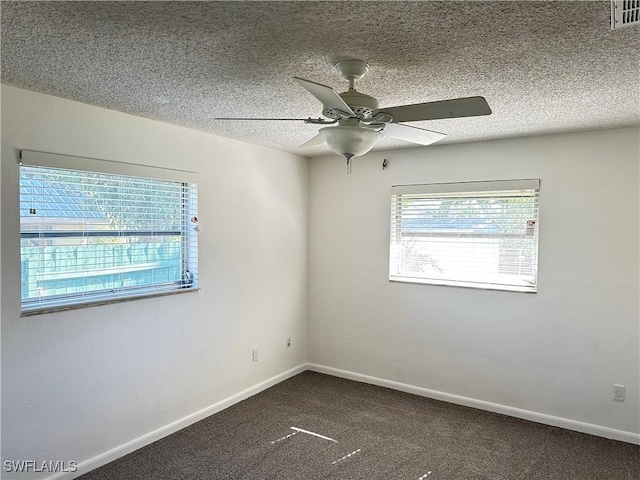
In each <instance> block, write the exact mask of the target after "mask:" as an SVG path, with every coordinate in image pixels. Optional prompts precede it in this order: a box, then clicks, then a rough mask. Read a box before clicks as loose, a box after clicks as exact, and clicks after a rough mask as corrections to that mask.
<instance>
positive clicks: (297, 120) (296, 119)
mask: <svg viewBox="0 0 640 480" xmlns="http://www.w3.org/2000/svg"><path fill="white" fill-rule="evenodd" d="M214 120H263V121H264V120H266V121H281V122H305V121H307V120H309V119H308V118H256V117H248V118H243V117H217V118H214Z"/></svg>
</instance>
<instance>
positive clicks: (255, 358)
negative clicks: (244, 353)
mask: <svg viewBox="0 0 640 480" xmlns="http://www.w3.org/2000/svg"><path fill="white" fill-rule="evenodd" d="M251 359H252V360H253V361H254V362H257V361H258V348H257V347H253V348H252V349H251Z"/></svg>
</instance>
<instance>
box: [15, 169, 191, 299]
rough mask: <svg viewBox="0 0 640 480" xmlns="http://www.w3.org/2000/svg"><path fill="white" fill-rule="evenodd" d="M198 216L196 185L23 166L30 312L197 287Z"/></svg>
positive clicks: (24, 267) (24, 270)
mask: <svg viewBox="0 0 640 480" xmlns="http://www.w3.org/2000/svg"><path fill="white" fill-rule="evenodd" d="M92 162H96V161H95V160H92ZM108 163H109V164H111V163H113V162H108ZM112 167H113V165H109V168H112ZM124 168H126V166H123V165H121V169H124ZM149 172H150V173H153V172H151V171H149ZM173 176H176V174H175V172H174V174H173ZM178 176H179V175H178ZM196 212H197V187H196V185H195V184H193V183H187V182H182V181H172V180H164V179H157V178H148V177H141V176H127V175H118V174H113V173H99V172H95V171H84V170H73V169H68V168H64V169H63V168H52V167H49V166H39V165H25V164H21V166H20V237H21V243H20V247H21V248H20V257H21V286H22V288H21V292H22V310H23V312H30V311H35V310H46V309H50V308H59V307H65V306H70V305H75V304H84V303H96V302H98V303H100V302H108V301H112V300H115V299H123V298H132V297H140V296H147V295H154V294H158V293H166V292H169V291H177V290H183V289H189V288H194V287H197V284H198V275H197V274H198V270H197V253H198V252H197V231H196V227H197V213H196Z"/></svg>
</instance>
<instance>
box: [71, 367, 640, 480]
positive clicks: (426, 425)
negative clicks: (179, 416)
mask: <svg viewBox="0 0 640 480" xmlns="http://www.w3.org/2000/svg"><path fill="white" fill-rule="evenodd" d="M291 427H295V428H298V429H303V430H306V431H307V432H310V433H307V432H303V431H300V430H294V429H292V428H291ZM317 435H322V436H324V437H328V438H330V439H333V440H335V441H332V440H330V439H327V438H321V437H319V436H317ZM80 478H82V479H83V480H114V479H131V480H133V479H149V480H152V479H153V480H165V479H166V480H178V479H185V480H186V479H267V478H273V479H316V478H318V479H319V478H327V479H385V480H387V479H388V480H395V479H413V480H419V479H420V480H443V479H455V480H464V479H474V480H477V479H487V480H519V479H527V480H529V479H530V480H543V479H544V480H553V479H558V480H568V479H576V480H578V479H579V480H589V479H594V480H595V479H597V480H604V479H611V480H637V479H638V478H640V447H638V446H636V445H631V444H627V443H623V442H617V441H614V440H607V439H603V438H599V437H594V436H591V435H585V434H582V433H576V432H571V431H568V430H563V429H560V428H555V427H549V426H545V425H540V424H537V423H533V422H528V421H525V420H520V419H515V418H511V417H506V416H503V415H499V414H494V413H488V412H484V411H481V410H476V409H473V408H467V407H461V406H457V405H452V404H449V403H445V402H439V401H436V400H430V399H427V398H423V397H419V396H415V395H410V394H407V393H402V392H397V391H394V390H390V389H387V388H382V387H376V386H372V385H367V384H363V383H358V382H353V381H350V380H344V379H341V378H336V377H331V376H328V375H322V374H319V373H313V372H304V373H301V374H300V375H297V376H295V377H293V378H291V379H289V380H287V381H285V382H282V383H280V384H278V385H276V386H275V387H272V388H270V389H268V390H266V391H264V392H262V393H260V394H258V395H256V396H254V397H251V398H249V399H247V400H245V401H243V402H241V403H239V404H236V405H234V406H233V407H230V408H228V409H226V410H224V411H222V412H220V413H218V414H216V415H213V416H211V417H208V418H206V419H204V420H202V421H200V422H198V423H195V424H193V425H191V426H190V427H187V428H185V429H183V430H181V431H179V432H176V433H174V434H173V435H170V436H168V437H165V438H163V439H161V440H159V441H157V442H155V443H153V444H151V445H148V446H146V447H144V448H141V449H139V450H137V451H135V452H133V453H131V454H129V455H127V456H125V457H123V458H120V459H118V460H116V461H114V462H112V463H110V464H108V465H105V466H104V467H101V468H99V469H96V470H94V471H92V472H89V473H88V474H85V475H83V476H82V477H80Z"/></svg>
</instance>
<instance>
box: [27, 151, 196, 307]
mask: <svg viewBox="0 0 640 480" xmlns="http://www.w3.org/2000/svg"><path fill="white" fill-rule="evenodd" d="M23 167H43V168H50V169H58V170H61V171H64V170H67V171H74V172H81V173H87V174H106V175H118V176H121V177H122V178H123V179H125V178H132V179H133V180H134V181H141V182H144V181H145V180H149V181H150V182H152V181H155V180H161V181H165V182H171V183H174V184H176V185H177V184H180V189H181V191H180V193H179V195H181V204H180V206H179V208H180V212H181V214H180V228H179V230H171V231H169V230H163V231H137V230H126V229H122V230H99V231H74V230H69V229H68V228H67V230H60V231H51V232H48V231H44V232H42V231H39V232H30V231H23V227H22V218H23V217H22V214H21V215H19V217H20V226H19V235H20V240H21V242H20V243H21V245H22V240H23V239H24V238H33V237H36V238H74V237H75V238H78V237H79V238H89V237H122V236H123V234H124V236H144V237H162V236H164V237H166V236H176V237H179V239H180V240H179V243H180V245H181V248H180V255H181V258H180V267H179V268H180V271H181V272H182V273H181V274H180V277H181V278H180V280H177V281H170V282H169V281H167V282H166V283H162V282H159V283H155V282H150V283H148V284H144V285H135V286H121V287H118V289H117V293H113V295H109V290H111V292H114V290H113V289H110V288H103V289H100V290H96V291H85V292H77V293H66V294H58V295H50V296H47V297H46V300H38V299H25V298H22V293H21V298H20V308H21V316H30V315H36V314H41V313H49V312H55V311H61V310H70V309H76V308H85V307H91V306H97V305H106V304H112V303H120V302H126V301H132V300H138V299H144V298H151V297H157V296H165V295H173V294H179V293H187V292H196V291H199V284H198V239H197V237H198V233H197V232H198V230H199V228H198V223H197V218H198V217H197V213H196V212H197V208H198V197H197V175H196V174H195V172H189V171H185V170H178V169H170V168H161V167H152V166H148V165H140V164H134V163H123V162H115V161H109V160H98V159H93V158H85V157H76V156H70V155H60V154H53V153H47V152H39V151H31V150H20V154H19V167H18V168H19V175H18V177H19V179H18V183H19V185H20V186H21V184H22V176H21V174H22V168H23ZM18 204H19V208H21V207H22V201H19V202H18ZM65 218H71V217H65ZM194 218H195V222H193V221H192V219H194ZM194 223H195V224H194ZM22 258H23V254H22V247H21V253H20V259H21V264H22ZM185 272H186V274H187V275H186V276H185ZM105 274H106V273H105ZM20 284H21V288H20V291H21V292H22V290H23V288H24V272H23V269H22V267H21V268H20Z"/></svg>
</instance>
